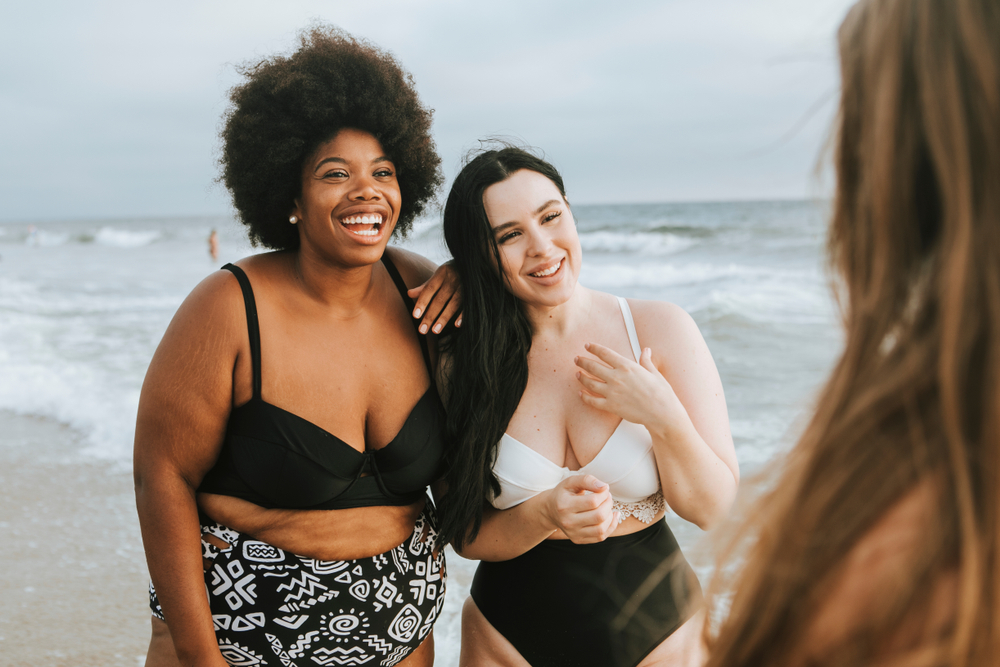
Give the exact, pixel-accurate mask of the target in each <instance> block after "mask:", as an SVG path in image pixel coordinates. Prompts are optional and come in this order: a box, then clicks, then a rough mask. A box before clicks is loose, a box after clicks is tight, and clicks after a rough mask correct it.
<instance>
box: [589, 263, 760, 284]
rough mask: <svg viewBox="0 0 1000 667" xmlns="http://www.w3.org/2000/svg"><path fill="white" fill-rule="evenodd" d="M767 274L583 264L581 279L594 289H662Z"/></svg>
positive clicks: (710, 267) (728, 267)
mask: <svg viewBox="0 0 1000 667" xmlns="http://www.w3.org/2000/svg"><path fill="white" fill-rule="evenodd" d="M765 273H768V271H766V270H762V269H758V268H756V267H750V266H742V265H739V264H706V263H700V262H692V263H689V264H670V263H665V262H662V263H661V262H657V263H653V262H650V263H639V264H595V263H590V264H586V263H585V264H584V266H583V269H582V271H581V279H583V280H586V281H587V284H590V285H593V286H595V287H614V288H621V287H653V288H656V287H663V286H668V285H683V284H693V283H704V282H709V281H713V280H718V279H721V278H732V277H746V278H754V277H759V276H761V275H764V274H765Z"/></svg>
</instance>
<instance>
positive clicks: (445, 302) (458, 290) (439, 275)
mask: <svg viewBox="0 0 1000 667" xmlns="http://www.w3.org/2000/svg"><path fill="white" fill-rule="evenodd" d="M407 294H409V295H410V298H411V299H416V300H417V303H416V305H415V306H414V308H413V317H419V318H420V333H423V334H425V333H427V332H428V331H433V332H434V333H436V334H438V333H441V332H442V331H444V328H445V326H446V325H447V324H448V322H451V320H452V318H455V326H456V327H460V326H462V315H461V309H462V285H461V283H460V282H459V280H458V272H457V271H456V270H455V267H453V266H452V264H451V262H445V263H444V264H442V265H441V266H439V267H438V268H437V271H435V272H434V275H432V276H431V277H430V278H429V279H428V280H427V282H425V283H424V284H423V285H417V286H416V287H414V288H413V289H411V290H408V291H407ZM456 315H457V316H458V317H455V316H456Z"/></svg>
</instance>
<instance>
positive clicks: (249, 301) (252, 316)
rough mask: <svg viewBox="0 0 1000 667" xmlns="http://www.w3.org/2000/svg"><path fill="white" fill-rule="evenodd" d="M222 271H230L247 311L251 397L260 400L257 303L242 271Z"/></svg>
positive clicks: (232, 266)
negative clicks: (251, 372) (237, 284)
mask: <svg viewBox="0 0 1000 667" xmlns="http://www.w3.org/2000/svg"><path fill="white" fill-rule="evenodd" d="M222 268H223V269H226V270H227V271H231V272H232V274H233V275H234V276H236V280H237V281H239V283H240V289H241V290H243V305H244V306H246V310H247V331H248V333H249V334H250V359H251V361H252V362H253V395H254V398H260V387H261V380H260V324H259V323H258V322H257V302H256V301H254V298H253V288H251V287H250V279H249V278H247V274H246V273H244V272H243V269H241V268H240V267H238V266H236V265H235V264H226V265H225V266H224V267H222Z"/></svg>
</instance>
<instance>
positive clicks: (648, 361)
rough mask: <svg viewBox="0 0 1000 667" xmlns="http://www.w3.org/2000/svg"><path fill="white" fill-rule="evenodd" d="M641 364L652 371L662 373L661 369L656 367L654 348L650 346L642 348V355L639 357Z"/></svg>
mask: <svg viewBox="0 0 1000 667" xmlns="http://www.w3.org/2000/svg"><path fill="white" fill-rule="evenodd" d="M639 365H640V366H642V367H643V368H645V369H646V370H647V371H649V372H650V373H656V374H657V375H659V374H660V369H659V368H657V367H656V364H654V363H653V349H652V348H649V347H644V348H642V355H641V356H640V357H639Z"/></svg>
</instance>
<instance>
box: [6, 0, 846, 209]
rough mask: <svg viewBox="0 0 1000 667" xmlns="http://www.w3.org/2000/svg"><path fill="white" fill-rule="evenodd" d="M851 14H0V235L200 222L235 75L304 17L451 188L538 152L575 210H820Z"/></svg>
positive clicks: (572, 9)
mask: <svg viewBox="0 0 1000 667" xmlns="http://www.w3.org/2000/svg"><path fill="white" fill-rule="evenodd" d="M850 4H851V2H850V0H660V1H658V2H652V1H643V0H637V1H633V0H618V1H617V2H616V1H610V0H604V1H602V2H589V1H584V0H575V1H572V2H545V1H544V0H503V1H502V2H491V3H488V2H482V1H477V2H459V1H447V0H419V1H413V2H399V1H395V0H392V1H387V2H377V3H375V2H363V1H361V0H353V1H352V2H343V1H340V0H327V1H325V2H312V1H307V0H301V1H296V0H286V1H284V2H280V3H278V2H255V1H252V0H241V1H240V2H229V1H218V2H215V1H212V0H201V1H199V2H188V1H186V0H184V1H180V2H178V1H170V2H163V1H161V2H156V3H153V2H139V1H135V0H132V1H129V2H126V1H124V0H113V1H104V2H102V1H99V0H98V1H94V0H91V1H88V2H75V1H55V2H44V3H28V2H20V3H16V2H5V3H3V5H2V8H0V120H2V124H0V220H44V219H55V218H95V217H105V216H107V217H129V216H153V217H159V216H174V215H205V214H207V215H212V214H225V213H227V212H228V211H229V203H228V198H227V196H226V193H225V191H224V190H223V189H222V188H221V187H220V186H218V185H215V184H214V179H215V176H216V173H217V171H216V165H215V156H216V152H217V148H218V141H217V138H216V132H217V128H218V123H219V118H220V116H221V114H222V112H223V110H224V109H225V105H226V91H227V90H228V89H229V87H231V86H232V85H233V84H234V83H235V82H236V81H237V80H238V79H237V75H236V73H235V70H234V65H236V64H238V63H241V62H245V61H247V60H252V59H254V58H260V57H263V56H267V55H270V54H273V53H276V52H284V51H288V50H289V49H291V48H293V47H294V44H295V35H296V33H297V31H298V30H300V29H302V28H303V27H305V26H307V25H308V24H309V23H310V22H311V21H313V20H320V21H324V22H327V23H332V24H336V25H339V26H340V27H342V28H344V29H346V30H348V31H349V32H351V33H353V34H355V35H357V36H361V37H365V38H368V39H369V40H371V41H373V42H375V43H376V44H378V45H380V46H381V47H383V48H385V49H387V50H389V51H391V52H393V53H394V54H395V55H396V56H397V57H398V58H399V60H400V61H401V62H402V64H403V66H404V67H405V68H406V69H408V70H409V71H410V73H412V74H413V77H414V79H415V80H416V84H417V90H418V91H419V93H420V95H421V97H422V99H423V100H424V102H425V103H426V104H427V105H428V106H430V107H431V108H433V109H435V115H434V136H435V139H436V141H437V146H438V150H439V152H440V154H441V156H442V158H443V160H444V165H445V171H446V175H447V176H448V177H449V179H450V177H451V176H453V175H454V172H455V170H456V167H457V166H458V165H459V163H460V160H461V157H462V155H463V154H464V153H465V152H466V151H467V150H469V149H470V148H473V147H475V146H476V145H477V139H479V138H481V137H486V136H490V135H507V136H512V137H517V138H519V139H520V140H522V141H524V142H526V143H528V144H531V145H533V146H536V147H539V148H541V149H542V150H544V151H545V154H546V155H547V156H548V157H549V158H550V159H551V160H552V161H553V163H554V164H555V165H556V167H557V168H559V169H560V170H561V171H562V172H563V175H564V177H565V180H566V185H567V190H568V193H569V195H570V198H571V200H573V201H574V202H575V203H627V202H661V201H709V200H733V199H776V198H777V199H789V198H802V197H810V196H816V195H822V194H824V192H823V187H822V186H820V185H818V181H817V179H816V177H815V166H816V163H817V158H818V156H819V154H820V150H821V148H822V146H823V144H824V142H825V141H826V138H827V136H828V132H829V127H830V122H831V119H832V117H833V114H834V113H835V106H836V92H837V86H838V77H837V67H836V45H835V39H834V37H835V32H836V28H837V26H838V24H839V23H840V21H841V19H842V18H843V16H844V14H845V12H846V10H847V8H848V7H849V6H850Z"/></svg>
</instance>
